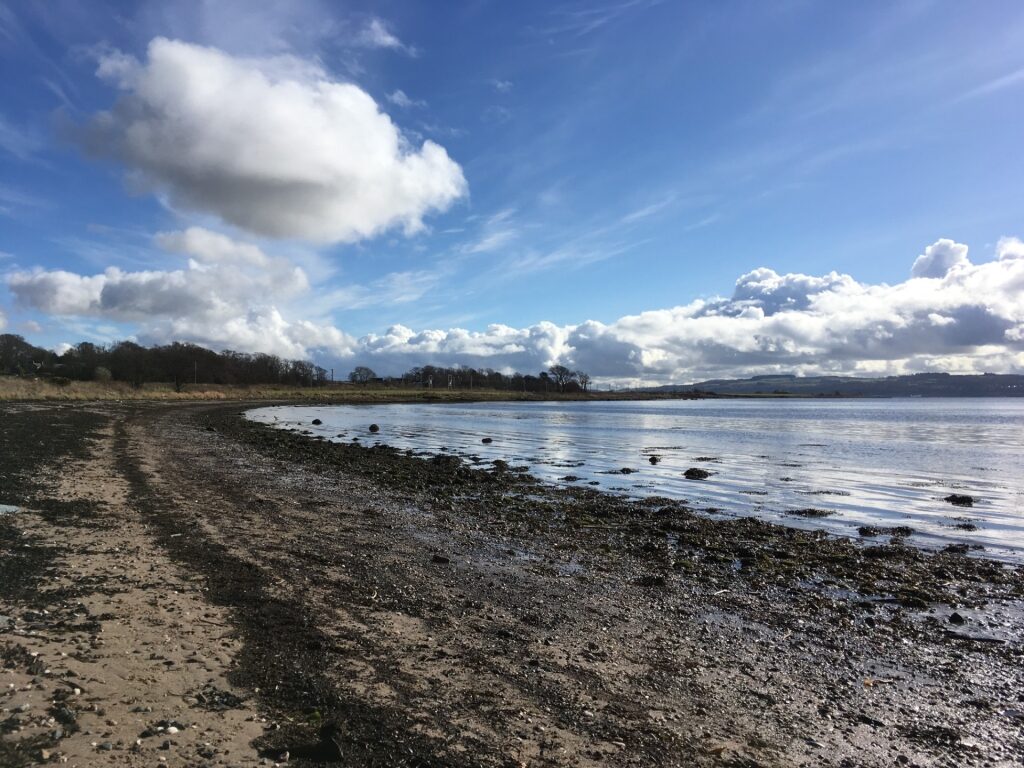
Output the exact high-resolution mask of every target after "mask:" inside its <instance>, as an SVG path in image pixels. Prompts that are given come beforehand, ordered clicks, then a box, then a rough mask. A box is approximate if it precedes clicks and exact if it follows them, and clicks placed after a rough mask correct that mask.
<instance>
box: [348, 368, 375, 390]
mask: <svg viewBox="0 0 1024 768" xmlns="http://www.w3.org/2000/svg"><path fill="white" fill-rule="evenodd" d="M376 378H377V374H376V373H374V372H373V371H372V370H371V369H369V368H367V367H366V366H365V365H359V366H356V369H355V370H354V371H352V373H350V374H349V375H348V380H349V381H351V382H352V383H353V384H363V385H364V386H365V385H366V383H367V382H369V381H370V380H371V379H376Z"/></svg>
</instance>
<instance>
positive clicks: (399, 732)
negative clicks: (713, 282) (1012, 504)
mask: <svg viewBox="0 0 1024 768" xmlns="http://www.w3.org/2000/svg"><path fill="white" fill-rule="evenodd" d="M0 447H2V449H3V451H2V453H0V504H13V505H17V506H19V507H21V509H20V510H19V511H18V512H17V513H14V514H8V515H4V516H0V545H2V546H3V548H4V549H3V551H4V555H5V557H4V559H3V560H0V615H2V616H3V617H5V618H6V619H7V622H6V623H4V622H3V621H0V648H2V649H4V650H3V654H4V655H3V658H4V662H3V667H4V668H3V670H2V671H3V675H4V679H3V680H2V681H0V682H3V690H0V707H2V709H3V711H2V712H0V764H2V765H23V764H34V763H37V762H45V761H51V760H52V761H56V760H60V759H62V758H68V762H69V764H78V765H107V764H110V765H113V764H118V765H152V764H154V762H156V761H159V762H161V763H166V764H169V765H175V764H177V765H247V764H254V765H258V764H260V763H261V762H262V763H264V764H272V763H273V762H282V761H283V760H284V759H285V756H286V755H287V761H288V763H289V764H302V765H344V764H350V765H410V766H411V765H418V766H423V765H438V766H440V765H467V766H468V765H501V766H504V765H511V766H515V765H559V766H562V765H565V766H570V765H571V766H575V765H581V766H591V765H594V766H597V765H637V766H640V765H644V766H648V765H736V766H753V765H801V764H802V765H849V766H853V765H892V764H894V763H895V764H906V765H922V766H924V765H1019V764H1021V763H1020V756H1021V754H1024V741H1022V727H1024V694H1021V693H1020V691H1022V690H1024V671H1022V666H1024V665H1022V663H1021V662H1022V659H1024V611H1022V608H1021V605H1022V601H1024V572H1022V570H1021V569H1020V568H1014V567H1008V566H1006V565H1005V564H1000V563H996V562H993V561H989V560H986V559H984V558H978V557H967V556H965V555H964V554H963V553H962V552H959V551H950V552H940V553H925V552H922V551H919V550H916V549H913V548H910V547H907V546H905V545H904V544H903V543H901V541H900V538H899V537H898V536H897V537H895V538H894V539H893V540H892V541H890V542H887V543H871V542H867V543H864V544H859V543H856V542H851V541H847V540H843V539H837V538H832V537H828V536H826V535H824V534H815V533H812V532H806V531H798V530H795V529H788V528H784V527H780V526H776V525H772V524H768V523H763V522H759V521H757V520H752V519H740V520H710V519H708V518H706V517H702V516H701V515H699V514H698V513H696V512H694V511H692V510H689V509H687V508H686V506H685V505H684V504H680V503H678V502H672V501H669V500H667V499H656V498H655V499H646V500H644V501H642V502H630V501H625V500H623V499H620V498H617V497H614V496H608V495H604V494H600V493H597V492H595V491H593V490H591V489H587V488H571V487H570V488H563V487H558V488H555V487H551V486H547V485H543V484H539V483H537V482H536V481H534V480H533V479H532V478H531V477H530V476H529V475H527V474H524V473H521V472H517V471H515V468H514V467H507V466H501V465H500V464H499V465H497V466H494V467H492V468H491V469H488V470H483V471H481V470H478V469H471V468H470V467H468V466H467V465H465V464H464V463H462V462H461V461H460V460H459V459H457V458H455V457H451V456H444V455H442V456H438V457H435V458H434V459H430V460H423V459H419V458H414V457H410V456H407V455H405V454H404V453H402V452H399V451H395V450H392V449H388V448H384V447H374V448H362V447H359V446H354V445H339V444H332V443H328V442H326V441H318V440H313V439H310V438H308V437H306V436H302V435H296V434H290V433H286V432H282V431H278V430H273V429H271V428H269V427H265V426H262V425H259V424H255V423H253V422H249V421H246V420H244V419H243V418H242V417H241V415H240V410H239V405H238V404H234V405H232V406H230V407H228V406H225V405H223V404H221V405H196V404H188V405H172V406H168V405H161V406H156V405H153V406H140V405H132V406H128V405H124V406H118V405H111V404H102V405H100V404H96V405H90V406H83V405H79V406H74V407H70V406H63V407H62V406H29V405H23V406H5V407H2V408H0ZM118 568H120V570H118ZM83 574H85V575H87V576H88V578H86V576H83ZM171 585H174V588H172V587H171ZM177 588H180V589H177ZM176 602H179V603H180V605H175V604H174V603H176ZM169 604H170V610H169ZM82 606H84V607H85V612H83V608H82ZM147 622H153V623H152V627H151V632H148V633H147V632H144V631H143V630H142V629H140V627H145V626H146V625H147ZM158 622H162V623H158ZM169 627H170V628H169ZM129 629H130V630H131V632H134V633H137V635H133V636H131V637H133V638H134V640H135V641H136V642H139V643H151V644H152V648H154V649H157V648H158V646H159V649H157V650H152V649H150V646H140V647H136V648H132V647H130V644H129V643H128V641H129V640H130V639H131V637H129V634H128V633H129ZM119 633H120V634H119ZM122 636H123V637H122ZM116 637H121V638H122V639H121V640H119V641H117V642H121V643H124V644H125V645H124V646H123V647H121V646H119V647H118V649H117V650H118V653H117V654H116V655H115V654H113V653H109V652H108V650H107V649H109V648H110V645H111V642H112V641H111V640H110V639H109V638H116ZM165 637H170V638H171V639H170V640H166V641H165V640H164V638H165ZM97 640H99V641H101V642H100V643H99V644H96V641H97ZM142 647H145V648H146V649H147V650H146V651H145V652H143V651H142V650H141V648H142ZM60 648H63V649H64V650H58V649H60ZM68 649H71V650H68ZM160 649H162V650H160ZM133 651H139V652H138V653H133ZM33 653H35V654H37V655H36V656H32V655H31V654H33ZM61 653H66V654H67V656H61V655H60V654H61ZM190 653H192V654H195V655H196V656H198V657H200V658H201V659H202V661H201V662H188V658H189V654H190ZM76 654H77V656H76ZM149 655H156V656H162V657H164V658H162V659H157V658H153V659H151V658H148V656H149ZM79 657H80V658H79ZM126 658H127V659H128V660H129V661H131V664H129V663H128V662H127V661H124V659H126ZM193 658H195V656H194V657H193ZM166 661H171V662H172V663H171V664H170V665H168V664H166V663H165V662H166ZM118 665H120V666H118ZM133 665H134V666H133ZM111 669H113V670H115V673H114V674H111V672H110V670H111ZM90 676H91V677H92V678H96V679H102V680H104V682H103V683H102V684H98V683H96V682H86V679H87V678H88V677H90ZM129 678H131V679H129ZM143 678H145V679H147V680H150V682H148V683H147V685H148V686H150V687H161V686H162V688H163V689H165V690H169V691H176V692H177V693H175V694H172V695H168V696H164V697H161V698H160V700H159V701H152V702H145V701H141V698H143V697H141V696H140V695H139V693H138V692H137V691H136V689H135V688H132V685H134V683H133V682H132V680H141V679H143ZM115 680H120V681H121V682H120V683H118V682H116V681H115ZM11 685H13V686H14V687H13V688H10V687H9V686H11ZM136 687H138V686H136ZM91 689H99V690H100V691H102V693H101V695H98V694H96V693H93V692H91ZM67 690H70V691H71V692H72V693H71V695H70V696H69V695H66V694H64V693H61V695H60V696H58V695H57V694H58V693H59V692H63V691H67ZM75 690H78V691H80V692H81V693H79V694H74V691H75ZM86 692H89V693H86ZM89 697H91V699H92V700H91V701H90V700H88V698H89ZM133 698H134V699H140V700H139V701H135V702H134V703H129V702H130V700H132V699H133ZM58 699H59V700H58ZM97 699H98V700H97ZM211 702H213V703H214V706H213V707H212V709H211V706H210V703H211ZM25 704H28V708H27V709H24V710H21V709H19V708H20V707H22V706H23V705H25ZM89 706H92V707H93V709H91V710H90V709H89ZM62 707H63V708H64V709H66V710H67V712H65V711H64V710H62V709H61V708H62ZM146 707H150V711H148V712H147V711H145V708H146ZM97 709H98V710H103V714H97V712H96V710H97ZM135 709H141V710H142V711H134V710H135ZM115 710H116V711H117V712H118V714H117V715H112V714H111V713H112V712H114V711H115ZM68 712H70V713H72V714H73V715H74V718H73V720H72V723H73V724H74V728H68V727H65V726H64V725H62V724H61V722H60V719H59V716H62V717H64V718H65V719H67V718H68V717H69V715H68ZM51 721H52V722H51ZM110 722H114V723H115V724H114V725H109V723H110ZM171 728H174V729H175V732H174V733H168V731H169V729H171ZM58 732H59V733H58ZM146 734H148V735H146ZM165 745H166V748H163V747H165ZM161 757H162V758H164V760H162V761H161V760H160V758H161Z"/></svg>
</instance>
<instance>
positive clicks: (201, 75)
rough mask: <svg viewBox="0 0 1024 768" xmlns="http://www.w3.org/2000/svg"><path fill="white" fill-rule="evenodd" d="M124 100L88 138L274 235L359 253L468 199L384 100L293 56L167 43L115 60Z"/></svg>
mask: <svg viewBox="0 0 1024 768" xmlns="http://www.w3.org/2000/svg"><path fill="white" fill-rule="evenodd" d="M98 74H99V75H100V76H101V77H104V78H106V79H109V80H112V81H114V82H115V83H116V84H117V85H118V87H119V88H120V89H121V90H122V91H123V93H122V96H121V98H120V99H119V100H118V102H117V104H116V105H115V107H114V108H113V109H112V110H111V111H109V112H100V113H98V114H96V115H94V116H93V118H92V120H91V121H90V122H89V123H88V124H87V125H86V126H84V127H83V128H82V129H81V130H80V131H79V133H78V136H77V140H78V141H79V143H81V144H82V145H83V146H84V147H86V148H87V149H88V150H89V151H90V152H92V153H93V154H95V155H97V156H100V157H109V158H112V159H114V160H117V161H119V162H121V163H123V164H124V165H125V166H126V167H127V168H128V170H129V180H130V181H131V182H132V184H133V185H134V186H135V187H136V188H137V189H140V190H150V191H153V192H156V193H158V194H161V195H164V196H166V198H167V199H168V200H169V202H170V204H171V205H173V206H176V207H180V208H184V209H189V210H196V211H203V212H207V213H212V214H215V215H217V216H219V217H220V218H221V219H223V220H224V221H226V222H229V223H231V224H233V225H235V226H237V227H240V228H242V229H245V230H247V231H249V232H253V233H256V234H260V235H266V236H271V237H283V238H302V239H308V240H312V241H317V242H353V241H356V240H360V239H363V238H368V237H373V236H375V235H377V234H379V233H381V232H383V231H385V230H388V229H391V228H394V227H401V228H403V229H404V230H405V232H406V233H412V232H415V231H418V230H420V229H422V228H423V217H424V216H426V215H427V214H429V213H431V212H434V211H443V210H445V209H447V208H448V207H449V206H450V205H451V204H452V203H453V202H454V201H455V200H457V199H458V198H460V197H462V196H463V195H464V194H465V193H466V190H467V185H466V181H465V178H464V177H463V174H462V169H461V168H460V167H459V165H458V164H457V163H455V162H454V161H453V160H451V158H449V156H448V153H447V152H446V151H445V150H444V148H443V147H441V146H440V145H438V144H436V143H434V142H432V141H429V140H428V141H425V142H423V143H422V144H421V145H420V146H419V147H418V148H417V147H415V146H413V145H411V144H410V143H409V141H408V140H407V139H406V137H404V136H403V135H402V133H401V132H400V131H399V130H398V128H397V127H396V126H395V125H394V123H392V122H391V119H390V118H389V117H388V116H387V115H385V114H384V113H382V112H381V111H380V110H379V109H378V106H377V104H376V102H374V100H373V99H372V98H371V97H370V96H369V95H368V94H367V93H366V92H364V91H363V90H361V89H360V88H358V87H357V86H355V85H352V84H350V83H339V82H334V81H332V80H331V79H330V76H329V75H328V74H327V73H326V72H325V71H324V70H323V69H322V68H321V67H320V66H319V65H318V64H315V63H311V62H308V61H304V60H301V59H297V58H295V57H291V56H278V57H274V58H264V59H247V58H238V57H233V56H230V55H228V54H225V53H223V52H222V51H219V50H216V49H214V48H203V47H200V46H196V45H191V44H188V43H183V42H178V41H173V40H167V39H164V38H156V39H154V40H153V41H152V42H151V43H150V44H149V49H148V58H147V60H146V61H145V62H138V61H136V60H134V59H132V58H131V57H127V56H124V55H123V54H119V53H116V52H114V53H108V54H106V55H104V56H103V57H102V58H101V61H100V65H99V69H98Z"/></svg>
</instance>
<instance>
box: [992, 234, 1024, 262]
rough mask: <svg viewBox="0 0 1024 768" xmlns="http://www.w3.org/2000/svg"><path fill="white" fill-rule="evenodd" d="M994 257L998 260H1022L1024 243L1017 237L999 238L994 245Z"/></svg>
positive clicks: (1023, 257)
mask: <svg viewBox="0 0 1024 768" xmlns="http://www.w3.org/2000/svg"><path fill="white" fill-rule="evenodd" d="M996 256H998V257H999V258H1000V259H1024V241H1021V239H1020V238H1019V237H1001V238H999V242H998V243H996Z"/></svg>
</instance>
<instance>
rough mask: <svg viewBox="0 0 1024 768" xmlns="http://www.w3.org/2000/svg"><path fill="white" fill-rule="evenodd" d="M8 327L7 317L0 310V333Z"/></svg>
mask: <svg viewBox="0 0 1024 768" xmlns="http://www.w3.org/2000/svg"><path fill="white" fill-rule="evenodd" d="M6 327H7V316H6V315H5V314H4V311H3V310H2V309H0V331H2V330H3V329H4V328H6Z"/></svg>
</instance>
